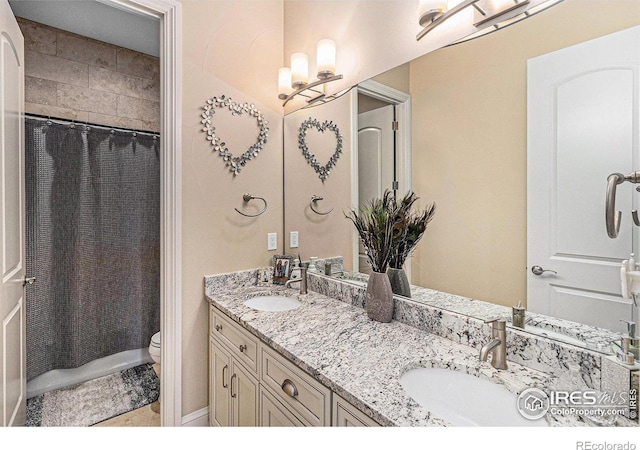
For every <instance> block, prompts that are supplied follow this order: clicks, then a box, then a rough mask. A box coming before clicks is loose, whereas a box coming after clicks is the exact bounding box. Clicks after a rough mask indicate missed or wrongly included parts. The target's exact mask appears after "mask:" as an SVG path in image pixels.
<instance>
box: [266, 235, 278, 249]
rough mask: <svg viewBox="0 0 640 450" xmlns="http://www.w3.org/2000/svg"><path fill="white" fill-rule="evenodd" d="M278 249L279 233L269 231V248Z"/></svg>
mask: <svg viewBox="0 0 640 450" xmlns="http://www.w3.org/2000/svg"><path fill="white" fill-rule="evenodd" d="M277 249H278V233H267V250H277Z"/></svg>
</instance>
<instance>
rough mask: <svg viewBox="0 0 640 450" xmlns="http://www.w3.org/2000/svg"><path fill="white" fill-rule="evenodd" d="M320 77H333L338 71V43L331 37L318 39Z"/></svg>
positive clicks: (317, 60)
mask: <svg viewBox="0 0 640 450" xmlns="http://www.w3.org/2000/svg"><path fill="white" fill-rule="evenodd" d="M316 62H317V64H318V78H320V79H324V78H329V77H332V76H333V75H334V74H335V73H336V43H335V42H333V41H332V40H331V39H321V40H320V41H318V55H317V59H316Z"/></svg>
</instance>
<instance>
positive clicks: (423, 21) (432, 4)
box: [418, 0, 448, 26]
mask: <svg viewBox="0 0 640 450" xmlns="http://www.w3.org/2000/svg"><path fill="white" fill-rule="evenodd" d="M447 9H448V1H447V0H420V6H419V9H418V17H419V22H420V25H421V26H425V25H427V24H428V23H429V22H431V21H432V20H434V19H435V18H436V17H438V15H440V14H442V13H444V12H446V11H447Z"/></svg>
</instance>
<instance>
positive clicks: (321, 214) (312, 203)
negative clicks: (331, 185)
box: [309, 195, 333, 216]
mask: <svg viewBox="0 0 640 450" xmlns="http://www.w3.org/2000/svg"><path fill="white" fill-rule="evenodd" d="M320 200H324V197H319V196H317V195H313V196H311V203H309V208H311V211H313V212H314V213H316V214H318V215H320V216H326V215H327V214H329V213H330V212H331V211H333V208H331V209H330V210H329V211H327V212H320V211H318V210H317V209H316V208H315V206H316V204H317V202H318V201H320Z"/></svg>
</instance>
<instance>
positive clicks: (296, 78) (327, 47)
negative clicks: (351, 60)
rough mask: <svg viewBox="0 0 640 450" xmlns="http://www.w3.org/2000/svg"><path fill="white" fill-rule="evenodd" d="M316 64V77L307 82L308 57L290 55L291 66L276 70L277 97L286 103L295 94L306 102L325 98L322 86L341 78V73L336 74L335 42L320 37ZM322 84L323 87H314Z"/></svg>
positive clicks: (299, 54) (298, 54) (303, 54)
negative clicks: (305, 99)
mask: <svg viewBox="0 0 640 450" xmlns="http://www.w3.org/2000/svg"><path fill="white" fill-rule="evenodd" d="M316 64H317V67H318V73H317V75H316V76H317V79H316V80H314V81H311V82H309V58H308V56H307V54H306V53H294V54H292V55H291V68H288V67H283V68H281V69H280V70H279V71H278V98H279V99H280V100H284V102H283V103H282V106H284V105H286V104H287V103H288V102H289V101H290V100H291V99H293V98H294V97H295V96H296V95H300V96H302V97H305V98H307V99H308V100H307V103H313V102H317V101H320V100H326V99H327V96H326V94H325V91H324V87H325V86H322V85H324V84H326V83H328V82H330V81H336V80H341V79H342V75H336V74H335V71H336V44H335V42H334V41H332V40H331V39H321V40H320V41H319V42H318V47H317V55H316ZM318 86H322V87H323V89H322V90H319V89H314V88H316V87H318ZM306 91H309V92H306Z"/></svg>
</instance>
